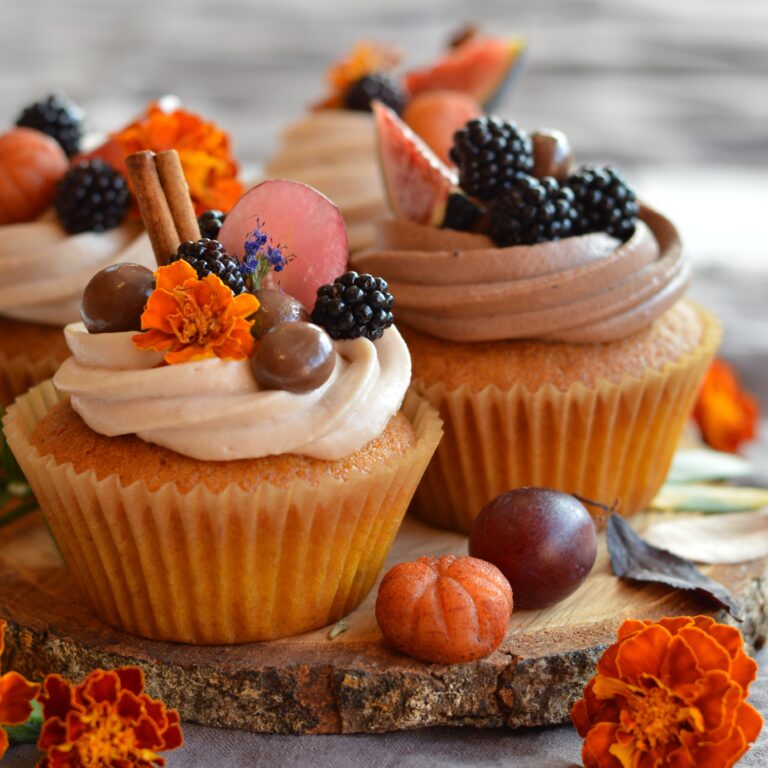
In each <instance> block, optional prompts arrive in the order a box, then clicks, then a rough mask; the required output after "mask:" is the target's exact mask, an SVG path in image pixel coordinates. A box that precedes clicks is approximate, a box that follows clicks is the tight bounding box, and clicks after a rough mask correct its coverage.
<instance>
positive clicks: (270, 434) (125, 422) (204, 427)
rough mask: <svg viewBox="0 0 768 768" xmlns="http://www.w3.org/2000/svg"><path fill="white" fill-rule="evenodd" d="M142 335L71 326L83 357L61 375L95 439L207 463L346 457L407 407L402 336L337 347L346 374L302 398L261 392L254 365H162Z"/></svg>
mask: <svg viewBox="0 0 768 768" xmlns="http://www.w3.org/2000/svg"><path fill="white" fill-rule="evenodd" d="M134 335H135V334H134V333H133V332H128V333H109V334H89V333H88V332H87V331H86V330H85V326H83V324H82V323H73V324H71V325H68V326H67V327H66V328H65V336H66V339H67V343H68V345H69V347H70V350H71V351H72V353H73V357H71V358H69V359H68V360H67V361H65V362H64V364H63V365H62V366H61V368H60V369H59V371H58V372H57V373H56V376H55V377H54V383H55V384H56V387H57V388H58V389H59V390H61V391H62V392H65V393H68V394H69V395H70V396H71V403H72V407H73V409H74V410H75V411H76V412H77V413H78V414H80V416H81V417H82V419H83V420H84V421H85V423H86V424H87V425H88V426H89V427H90V428H91V429H93V430H94V431H95V432H99V433H100V434H102V435H108V436H115V435H125V434H133V433H135V434H136V435H138V436H139V437H140V438H141V439H143V440H145V441H147V442H150V443H155V444H157V445H161V446H164V447H166V448H170V449H171V450H174V451H176V452H178V453H181V454H184V455H185V456H191V457H192V458H195V459H201V460H204V461H224V460H229V459H246V458H259V457H261V456H268V455H276V454H283V453H295V454H302V455H305V456H312V457H315V458H318V459H339V458H343V457H345V456H349V455H350V454H352V453H354V452H355V451H358V450H359V449H361V448H362V447H364V446H365V445H366V444H367V443H369V442H370V441H371V440H373V439H374V438H376V437H377V436H378V435H380V434H381V433H382V432H383V431H384V429H385V428H386V426H387V424H388V422H389V420H390V419H391V418H392V416H394V414H395V413H397V411H398V410H399V409H400V405H401V404H402V401H403V397H404V396H405V391H406V389H407V388H408V384H409V382H410V378H411V359H410V356H409V354H408V348H407V347H406V345H405V342H404V341H403V339H402V337H401V336H400V334H399V333H398V331H397V329H396V328H394V327H393V328H390V329H388V330H387V331H386V333H385V334H384V335H383V337H382V338H381V339H379V340H378V341H376V342H371V341H368V340H367V339H363V338H360V339H354V340H351V341H335V342H334V347H335V349H336V351H337V353H338V355H337V360H336V367H335V369H334V371H333V373H332V374H331V376H330V378H329V379H328V380H327V381H326V382H325V383H324V384H323V385H322V386H320V387H318V388H317V389H315V390H312V391H310V392H305V393H301V394H297V393H293V392H287V391H284V390H264V389H260V388H259V385H258V384H257V383H256V381H255V379H254V377H253V375H252V374H251V371H250V362H249V361H248V360H220V359H218V358H212V359H206V360H199V361H195V362H190V363H183V364H180V365H158V363H160V361H161V360H162V355H161V354H159V353H155V352H145V351H139V350H137V349H136V347H135V346H134V345H133V342H132V341H131V339H132V337H133V336H134Z"/></svg>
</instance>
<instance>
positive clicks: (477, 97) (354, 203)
mask: <svg viewBox="0 0 768 768" xmlns="http://www.w3.org/2000/svg"><path fill="white" fill-rule="evenodd" d="M523 50H524V44H523V41H522V39H520V38H513V39H511V40H504V39H501V38H496V37H491V36H488V35H484V34H481V33H480V32H479V31H478V30H477V29H475V28H473V27H468V28H467V29H465V30H463V31H460V33H459V34H458V35H457V36H454V37H453V38H452V40H451V42H450V46H449V47H448V48H447V50H446V51H444V52H442V53H441V54H440V56H439V57H438V58H437V59H436V61H435V62H434V63H433V64H431V65H426V66H423V67H420V68H416V69H411V70H409V71H405V70H404V69H403V67H402V59H403V55H402V54H401V53H400V52H399V50H397V49H396V48H394V47H391V46H389V45H385V44H383V43H378V42H373V41H365V40H364V41H360V42H358V43H357V44H356V45H355V46H354V48H353V49H352V50H351V51H350V52H349V53H348V54H347V55H345V56H344V57H342V58H341V59H340V60H338V61H337V62H336V63H335V64H333V65H332V66H331V67H329V69H328V71H327V74H326V81H327V85H326V90H327V94H326V95H325V96H324V97H323V98H322V99H320V100H316V101H315V103H314V104H313V105H312V107H311V108H310V111H309V112H308V113H307V114H306V115H305V116H304V117H302V118H300V119H299V120H297V121H295V122H292V123H290V124H289V125H288V126H287V127H285V128H284V129H282V130H281V132H280V138H279V144H278V148H277V151H276V152H275V154H274V155H272V157H271V158H270V159H269V161H268V162H267V164H266V166H265V169H264V170H265V173H266V175H267V176H268V177H270V178H288V179H296V180H298V181H303V182H305V183H306V184H309V185H311V186H313V187H316V188H317V189H319V190H320V191H321V192H324V193H325V194H326V195H328V197H330V198H331V199H332V200H333V201H334V202H336V204H337V205H338V206H339V207H340V208H341V210H342V212H343V213H344V218H345V220H346V221H347V226H348V227H349V242H350V249H351V250H352V251H353V252H354V251H356V250H358V249H360V248H363V247H365V246H368V245H370V244H371V243H372V242H373V228H374V224H375V222H376V220H377V219H379V218H381V217H382V216H383V215H384V214H385V213H386V202H385V199H384V189H383V187H382V185H381V180H380V178H379V171H378V167H379V160H378V153H377V148H376V135H375V132H374V129H373V121H372V119H371V102H372V101H374V100H376V101H380V102H382V103H384V104H386V105H387V106H388V107H390V108H391V109H393V110H394V111H395V112H397V113H398V114H401V115H402V116H403V118H404V119H405V120H406V122H408V123H409V124H410V125H412V127H413V128H414V130H416V131H417V132H418V133H420V134H421V135H423V136H424V137H425V138H430V139H432V140H433V141H434V142H436V143H437V144H438V146H440V145H445V144H446V142H448V143H449V142H450V136H451V135H452V133H453V130H454V129H455V127H456V126H458V125H462V124H463V123H464V122H465V121H466V120H468V119H469V118H470V117H474V116H475V115H477V114H480V113H481V112H482V104H485V103H488V102H490V101H492V100H494V99H495V98H496V97H497V96H498V94H499V92H500V91H501V89H503V88H504V86H505V85H506V84H507V83H508V82H509V81H510V79H511V76H512V73H513V72H514V71H515V70H516V67H517V65H519V63H520V58H521V55H522V53H523Z"/></svg>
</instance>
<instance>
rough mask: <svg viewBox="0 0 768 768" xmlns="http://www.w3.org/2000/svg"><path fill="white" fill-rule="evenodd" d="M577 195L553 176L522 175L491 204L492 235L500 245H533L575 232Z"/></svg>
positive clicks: (558, 238)
mask: <svg viewBox="0 0 768 768" xmlns="http://www.w3.org/2000/svg"><path fill="white" fill-rule="evenodd" d="M573 203H574V195H573V192H572V191H571V190H570V189H569V188H568V187H561V186H560V185H559V184H558V183H557V181H555V179H553V178H552V177H551V176H546V177H545V178H543V179H535V178H533V177H532V176H523V177H522V178H520V179H518V180H517V181H516V182H515V184H514V186H513V187H512V188H511V189H509V190H507V191H506V192H505V193H504V194H503V195H502V196H501V197H500V198H499V199H498V200H496V201H495V203H494V204H493V206H492V208H491V236H492V237H493V239H494V240H495V241H496V243H497V245H500V246H505V245H530V244H532V243H544V242H548V241H550V240H560V239H561V238H563V237H568V236H570V235H572V234H574V225H575V223H576V217H577V212H576V209H575V208H574V205H573Z"/></svg>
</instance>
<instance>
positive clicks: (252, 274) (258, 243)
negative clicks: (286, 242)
mask: <svg viewBox="0 0 768 768" xmlns="http://www.w3.org/2000/svg"><path fill="white" fill-rule="evenodd" d="M243 251H244V256H243V263H242V264H241V265H240V271H241V272H242V274H243V275H245V276H246V277H247V278H249V279H250V283H251V290H252V291H257V290H259V289H260V288H261V285H262V283H263V281H264V278H265V277H266V276H267V273H268V272H269V270H270V269H272V270H274V271H275V272H282V270H283V268H284V267H285V265H286V263H287V261H288V260H287V259H286V257H285V256H284V255H283V246H280V245H272V242H271V238H270V237H269V233H268V232H266V231H265V230H264V229H263V225H262V223H261V221H260V220H259V219H256V229H254V230H253V231H252V232H249V233H248V237H247V238H246V241H245V243H244V245H243Z"/></svg>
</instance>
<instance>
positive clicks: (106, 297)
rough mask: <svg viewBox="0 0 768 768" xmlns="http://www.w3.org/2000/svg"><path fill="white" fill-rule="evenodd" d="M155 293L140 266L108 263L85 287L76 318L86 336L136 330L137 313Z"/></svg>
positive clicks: (147, 273)
mask: <svg viewBox="0 0 768 768" xmlns="http://www.w3.org/2000/svg"><path fill="white" fill-rule="evenodd" d="M154 290H155V276H154V274H153V273H152V271H151V270H149V269H147V268H146V267H142V266H141V264H112V265H111V266H109V267H105V268H104V269H102V270H101V271H100V272H97V273H96V274H95V275H94V276H93V277H92V278H91V279H90V281H89V283H88V285H86V286H85V290H84V291H83V301H82V304H81V305H80V317H81V318H82V320H83V323H85V327H86V329H87V330H88V333H117V332H118V331H140V330H141V314H142V312H143V311H144V307H145V305H146V303H147V299H148V298H149V295H150V294H151V293H152V291H154Z"/></svg>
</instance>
